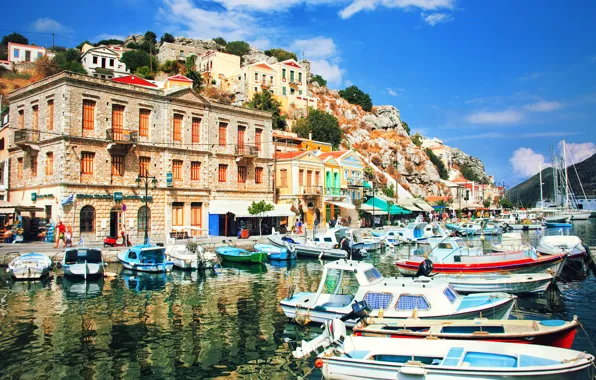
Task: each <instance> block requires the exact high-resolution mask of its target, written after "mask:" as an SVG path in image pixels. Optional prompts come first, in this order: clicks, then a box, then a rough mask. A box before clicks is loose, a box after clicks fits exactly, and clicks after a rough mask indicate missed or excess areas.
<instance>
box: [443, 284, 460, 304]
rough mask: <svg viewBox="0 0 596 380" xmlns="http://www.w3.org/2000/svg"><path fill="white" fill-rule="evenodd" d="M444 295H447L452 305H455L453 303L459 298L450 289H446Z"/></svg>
mask: <svg viewBox="0 0 596 380" xmlns="http://www.w3.org/2000/svg"><path fill="white" fill-rule="evenodd" d="M443 294H444V295H445V297H447V299H448V300H449V302H451V303H453V301H455V300H456V298H457V296H456V295H455V292H454V291H452V290H451V289H450V288H449V287H447V288H445V290H443Z"/></svg>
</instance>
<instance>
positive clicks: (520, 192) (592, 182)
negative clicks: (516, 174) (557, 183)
mask: <svg viewBox="0 0 596 380" xmlns="http://www.w3.org/2000/svg"><path fill="white" fill-rule="evenodd" d="M575 167H576V169H577V173H578V174H579V177H580V178H581V181H582V185H583V186H584V190H585V192H586V195H588V196H594V195H596V170H594V168H596V154H595V155H593V156H592V157H590V158H588V159H586V160H584V161H582V162H580V163H579V164H576V165H575ZM567 171H568V175H569V184H570V185H571V188H572V189H573V191H574V192H575V194H576V195H577V196H578V197H579V196H583V195H582V190H581V187H580V184H579V181H578V179H577V175H576V174H575V170H574V169H573V166H569V168H568V170H567ZM542 183H544V185H543V187H542V192H543V197H544V199H545V200H552V199H553V193H554V191H553V172H552V169H551V168H546V169H544V170H542ZM507 199H509V200H510V201H511V202H513V203H514V204H522V205H524V206H528V207H534V206H535V205H536V202H538V201H540V176H539V173H536V175H534V176H533V177H531V178H529V179H527V180H526V181H524V182H522V183H520V184H519V185H517V186H515V187H513V188H512V189H510V190H509V191H507Z"/></svg>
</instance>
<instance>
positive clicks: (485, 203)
mask: <svg viewBox="0 0 596 380" xmlns="http://www.w3.org/2000/svg"><path fill="white" fill-rule="evenodd" d="M482 204H483V205H484V207H485V208H489V207H490V199H485V200H484V202H482Z"/></svg>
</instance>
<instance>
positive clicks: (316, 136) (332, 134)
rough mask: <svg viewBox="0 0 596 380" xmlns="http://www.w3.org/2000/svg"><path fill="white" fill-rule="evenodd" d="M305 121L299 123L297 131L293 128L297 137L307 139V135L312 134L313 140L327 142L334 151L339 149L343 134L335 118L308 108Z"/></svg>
mask: <svg viewBox="0 0 596 380" xmlns="http://www.w3.org/2000/svg"><path fill="white" fill-rule="evenodd" d="M305 120H306V122H303V121H300V122H299V124H298V129H297V128H296V126H295V127H294V132H295V133H297V134H298V136H300V137H303V138H308V134H309V133H310V132H312V138H313V140H316V141H323V142H328V143H330V144H331V145H332V146H333V148H334V149H337V148H339V144H340V143H341V138H342V135H343V132H342V130H341V128H340V127H339V122H338V121H337V119H336V118H335V116H333V115H331V114H328V113H327V112H323V111H319V110H316V109H314V108H309V110H308V117H307V118H306V119H305Z"/></svg>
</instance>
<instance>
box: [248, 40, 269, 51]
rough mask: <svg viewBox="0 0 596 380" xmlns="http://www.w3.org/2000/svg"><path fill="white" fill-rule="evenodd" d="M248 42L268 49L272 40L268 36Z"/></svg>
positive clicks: (262, 48)
mask: <svg viewBox="0 0 596 380" xmlns="http://www.w3.org/2000/svg"><path fill="white" fill-rule="evenodd" d="M248 44H249V45H250V46H254V47H256V48H257V49H261V50H267V49H269V48H270V47H271V41H269V39H267V38H259V39H256V40H253V41H248Z"/></svg>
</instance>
